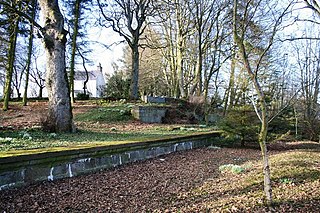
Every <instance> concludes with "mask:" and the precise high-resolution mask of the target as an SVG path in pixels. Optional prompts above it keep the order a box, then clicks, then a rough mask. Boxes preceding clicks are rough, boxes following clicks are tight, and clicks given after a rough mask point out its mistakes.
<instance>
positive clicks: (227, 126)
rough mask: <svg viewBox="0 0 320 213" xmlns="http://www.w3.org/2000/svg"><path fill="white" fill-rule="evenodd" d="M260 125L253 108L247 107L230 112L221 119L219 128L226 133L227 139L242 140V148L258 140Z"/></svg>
mask: <svg viewBox="0 0 320 213" xmlns="http://www.w3.org/2000/svg"><path fill="white" fill-rule="evenodd" d="M259 124H260V123H259V120H258V118H257V116H256V114H255V112H254V110H253V109H252V107H251V106H248V105H246V106H241V107H236V108H233V109H232V110H230V111H228V114H227V115H226V116H225V117H224V118H222V119H221V121H220V123H219V127H220V128H221V129H222V130H224V131H225V132H226V134H227V137H231V138H233V139H234V140H237V139H240V141H241V146H244V145H245V142H249V141H257V140H258V134H259Z"/></svg>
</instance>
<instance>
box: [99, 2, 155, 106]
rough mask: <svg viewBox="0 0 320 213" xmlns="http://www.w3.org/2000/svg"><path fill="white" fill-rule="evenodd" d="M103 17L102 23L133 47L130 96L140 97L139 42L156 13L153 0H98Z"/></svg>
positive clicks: (132, 97)
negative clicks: (148, 21)
mask: <svg viewBox="0 0 320 213" xmlns="http://www.w3.org/2000/svg"><path fill="white" fill-rule="evenodd" d="M97 1H98V5H99V8H100V12H101V15H102V17H103V19H100V24H101V25H103V26H104V27H107V28H109V27H111V28H112V29H113V31H115V32H116V33H118V34H119V35H120V36H121V37H123V38H124V39H125V41H126V42H127V43H128V45H129V47H130V49H131V57H132V70H131V84H130V98H131V99H133V100H135V99H138V82H139V57H140V54H139V42H140V39H141V36H142V35H143V33H144V30H145V29H146V26H147V24H146V21H147V18H148V17H151V16H152V15H153V14H154V5H153V1H152V0H125V1H122V0H114V1H103V0H97Z"/></svg>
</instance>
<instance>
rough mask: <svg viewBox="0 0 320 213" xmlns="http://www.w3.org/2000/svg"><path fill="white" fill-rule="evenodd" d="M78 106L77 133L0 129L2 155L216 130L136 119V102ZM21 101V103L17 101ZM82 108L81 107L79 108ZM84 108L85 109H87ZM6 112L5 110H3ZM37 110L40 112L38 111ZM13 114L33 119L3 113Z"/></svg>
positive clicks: (119, 142) (34, 128)
mask: <svg viewBox="0 0 320 213" xmlns="http://www.w3.org/2000/svg"><path fill="white" fill-rule="evenodd" d="M85 104H86V105H77V106H75V107H74V108H75V109H74V112H75V113H74V120H75V124H76V126H77V128H78V131H77V132H76V133H63V134H56V133H47V132H43V131H41V130H40V129H39V127H37V126H36V127H29V128H20V129H16V130H0V157H1V156H8V154H9V155H12V154H13V155H14V153H15V152H17V153H21V152H22V151H23V150H33V151H32V152H34V150H35V149H37V150H39V152H40V151H41V152H43V151H50V149H52V148H56V147H65V148H68V147H75V146H101V145H115V144H124V143H133V142H143V141H146V140H157V139H164V138H172V137H175V136H183V135H192V134H197V133H201V132H210V131H213V128H212V127H206V126H203V125H193V126H190V125H165V124H143V123H139V122H137V121H135V120H134V119H133V118H132V116H131V113H130V110H131V108H132V107H133V106H134V105H133V104H125V103H116V104H107V103H104V104H96V103H93V102H85ZM15 105H17V104H15ZM80 107H82V108H81V110H82V111H81V110H79V108H80ZM83 109H85V110H84V111H83ZM2 113H3V112H2ZM34 113H36V112H34ZM5 116H7V118H8V120H9V119H10V118H20V117H21V119H20V120H19V121H18V122H20V123H22V122H24V121H25V120H24V119H32V115H29V116H28V118H27V117H24V116H23V115H21V113H20V114H19V109H17V110H16V111H15V112H14V114H12V113H11V114H10V116H11V117H10V116H8V115H5V114H4V115H3V117H4V118H5Z"/></svg>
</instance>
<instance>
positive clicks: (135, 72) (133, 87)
mask: <svg viewBox="0 0 320 213" xmlns="http://www.w3.org/2000/svg"><path fill="white" fill-rule="evenodd" d="M131 49H132V72H131V83H130V99H131V100H137V99H138V98H139V94H138V89H139V86H138V82H139V60H140V59H139V45H138V42H137V44H134V45H133V46H132V47H131Z"/></svg>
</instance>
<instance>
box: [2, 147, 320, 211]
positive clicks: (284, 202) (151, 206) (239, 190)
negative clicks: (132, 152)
mask: <svg viewBox="0 0 320 213" xmlns="http://www.w3.org/2000/svg"><path fill="white" fill-rule="evenodd" d="M302 157H303V158H302ZM319 158H320V156H319V152H311V151H307V152H306V151H303V150H300V151H288V152H283V153H280V152H271V162H272V167H271V169H272V174H273V177H272V179H273V183H274V188H273V191H274V197H275V201H276V206H275V207H274V209H273V210H272V209H269V208H267V207H264V205H263V202H264V200H263V191H262V184H263V179H262V175H261V163H260V151H259V150H254V149H228V148H222V149H219V150H215V149H197V150H191V151H186V152H180V153H174V154H170V155H167V156H161V157H159V158H157V159H152V160H147V161H144V162H137V163H133V164H129V165H126V166H121V167H117V168H115V169H113V170H107V171H102V172H99V173H95V174H91V175H86V176H80V177H74V178H69V179H63V180H58V181H54V182H43V183H41V184H36V185H31V186H28V187H25V188H20V189H13V190H8V191H2V192H0V212H3V211H6V212H20V211H37V212H207V211H208V212H210V211H211V212H268V211H270V210H272V211H276V212H319V211H320V209H319V208H320V190H319V188H320V180H319V178H320V174H319V173H317V171H319V170H316V168H317V165H318V162H319ZM227 164H237V165H240V166H242V167H245V166H246V165H250V168H249V169H248V170H246V171H245V172H243V173H240V174H233V173H221V172H220V171H219V166H221V165H227ZM306 165H307V166H308V165H311V166H310V167H307V168H306ZM282 168H283V169H282ZM288 168H292V169H291V170H290V169H288ZM284 172H287V173H284ZM301 172H305V174H306V176H305V179H304V181H301V180H300V178H301V176H300V173H301ZM280 180H281V181H280ZM290 181H292V182H293V183H295V185H294V186H293V185H290V183H289V182H290Z"/></svg>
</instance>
